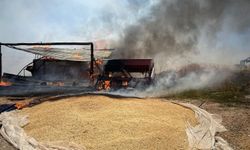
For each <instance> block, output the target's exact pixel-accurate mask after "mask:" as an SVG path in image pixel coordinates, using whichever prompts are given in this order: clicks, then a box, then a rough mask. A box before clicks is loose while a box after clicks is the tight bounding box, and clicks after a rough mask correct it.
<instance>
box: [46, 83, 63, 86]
mask: <svg viewBox="0 0 250 150" xmlns="http://www.w3.org/2000/svg"><path fill="white" fill-rule="evenodd" d="M47 85H49V86H64V83H63V82H47Z"/></svg>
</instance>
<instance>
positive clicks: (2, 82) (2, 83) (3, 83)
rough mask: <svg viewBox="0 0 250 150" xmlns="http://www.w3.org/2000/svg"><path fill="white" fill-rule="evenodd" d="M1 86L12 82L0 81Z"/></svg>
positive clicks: (9, 84)
mask: <svg viewBox="0 0 250 150" xmlns="http://www.w3.org/2000/svg"><path fill="white" fill-rule="evenodd" d="M0 86H11V83H10V82H4V81H1V82H0Z"/></svg>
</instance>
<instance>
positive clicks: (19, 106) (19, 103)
mask: <svg viewBox="0 0 250 150" xmlns="http://www.w3.org/2000/svg"><path fill="white" fill-rule="evenodd" d="M28 105H29V103H28V102H17V103H16V104H15V107H16V109H22V108H24V107H26V106H28Z"/></svg>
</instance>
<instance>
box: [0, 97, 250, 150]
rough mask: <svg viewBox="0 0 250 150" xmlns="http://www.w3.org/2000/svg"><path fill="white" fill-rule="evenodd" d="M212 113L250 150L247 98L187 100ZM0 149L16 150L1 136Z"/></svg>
mask: <svg viewBox="0 0 250 150" xmlns="http://www.w3.org/2000/svg"><path fill="white" fill-rule="evenodd" d="M186 101H187V102H191V103H193V104H195V105H197V106H201V108H203V109H205V110H207V111H208V112H210V113H215V114H219V115H221V116H222V118H223V122H222V124H223V125H224V126H225V127H226V128H227V129H228V131H227V132H224V133H221V134H220V136H221V137H223V138H224V139H225V140H226V141H228V143H229V144H230V146H231V147H233V149H236V150H248V149H250V100H249V98H246V99H245V100H243V101H242V102H241V103H238V102H237V103H231V102H230V103H227V104H221V103H217V102H213V101H209V100H186ZM6 102H9V100H6V98H1V99H0V104H3V103H6ZM0 149H4V150H15V148H13V147H12V146H10V144H9V143H7V142H6V141H5V140H4V139H3V138H2V137H1V136H0Z"/></svg>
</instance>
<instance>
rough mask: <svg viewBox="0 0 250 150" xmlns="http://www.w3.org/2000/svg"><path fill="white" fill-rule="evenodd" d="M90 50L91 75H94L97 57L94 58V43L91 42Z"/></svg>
mask: <svg viewBox="0 0 250 150" xmlns="http://www.w3.org/2000/svg"><path fill="white" fill-rule="evenodd" d="M90 51H91V56H90V57H91V58H90V59H91V60H90V72H89V73H90V76H92V75H93V74H94V61H95V58H94V44H93V43H91V44H90Z"/></svg>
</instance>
